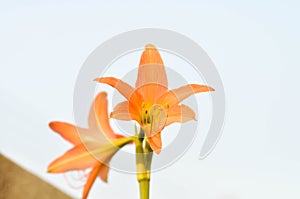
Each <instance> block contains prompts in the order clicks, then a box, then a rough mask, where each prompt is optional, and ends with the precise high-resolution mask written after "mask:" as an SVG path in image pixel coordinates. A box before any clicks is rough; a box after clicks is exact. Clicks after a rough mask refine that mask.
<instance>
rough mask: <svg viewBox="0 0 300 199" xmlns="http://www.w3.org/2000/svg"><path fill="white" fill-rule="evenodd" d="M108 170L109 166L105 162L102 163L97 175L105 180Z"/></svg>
mask: <svg viewBox="0 0 300 199" xmlns="http://www.w3.org/2000/svg"><path fill="white" fill-rule="evenodd" d="M108 172H109V166H108V165H106V164H102V165H101V169H100V172H99V175H98V176H99V177H100V178H101V180H103V181H104V182H107V177H108Z"/></svg>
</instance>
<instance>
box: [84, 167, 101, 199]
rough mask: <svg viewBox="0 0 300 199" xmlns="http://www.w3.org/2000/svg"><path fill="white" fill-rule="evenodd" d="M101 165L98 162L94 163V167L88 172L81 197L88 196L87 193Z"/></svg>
mask: <svg viewBox="0 0 300 199" xmlns="http://www.w3.org/2000/svg"><path fill="white" fill-rule="evenodd" d="M101 167H102V164H101V163H99V164H96V166H94V168H93V169H92V170H91V171H90V173H89V177H88V179H87V181H86V183H85V185H84V189H83V195H82V198H83V199H85V198H87V197H88V194H89V192H90V189H91V188H92V186H93V184H94V182H95V180H96V178H97V175H98V173H99V171H100V169H101Z"/></svg>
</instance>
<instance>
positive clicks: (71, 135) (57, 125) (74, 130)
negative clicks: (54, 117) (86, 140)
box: [49, 122, 88, 145]
mask: <svg viewBox="0 0 300 199" xmlns="http://www.w3.org/2000/svg"><path fill="white" fill-rule="evenodd" d="M49 127H50V128H51V129H52V130H53V131H55V132H57V133H59V134H60V135H61V136H62V137H63V138H64V139H65V140H67V141H69V142H71V143H72V144H74V145H77V144H80V143H81V139H80V137H79V134H81V135H83V134H86V135H88V131H87V129H83V128H80V127H76V126H74V125H72V124H69V123H66V122H50V123H49Z"/></svg>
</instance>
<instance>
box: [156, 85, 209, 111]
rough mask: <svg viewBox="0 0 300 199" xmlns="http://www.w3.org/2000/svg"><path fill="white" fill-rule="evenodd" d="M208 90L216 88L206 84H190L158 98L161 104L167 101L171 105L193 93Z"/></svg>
mask: <svg viewBox="0 0 300 199" xmlns="http://www.w3.org/2000/svg"><path fill="white" fill-rule="evenodd" d="M208 91H214V89H213V88H211V87H209V86H205V85H198V84H188V85H185V86H182V87H179V88H176V89H173V90H170V91H168V92H166V93H165V94H163V95H162V96H161V97H160V98H159V99H158V102H159V103H161V104H165V103H167V104H168V105H169V106H170V107H171V106H173V105H176V104H178V103H179V102H181V101H182V100H184V99H186V98H187V97H189V96H191V95H193V94H196V93H201V92H208Z"/></svg>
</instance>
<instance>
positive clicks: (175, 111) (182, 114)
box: [166, 105, 195, 126]
mask: <svg viewBox="0 0 300 199" xmlns="http://www.w3.org/2000/svg"><path fill="white" fill-rule="evenodd" d="M190 120H195V112H194V111H193V110H192V109H191V108H190V107H188V106H186V105H174V106H172V107H171V108H170V109H169V111H168V118H167V122H166V126H167V125H170V124H172V123H174V122H181V123H183V122H187V121H190Z"/></svg>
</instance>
